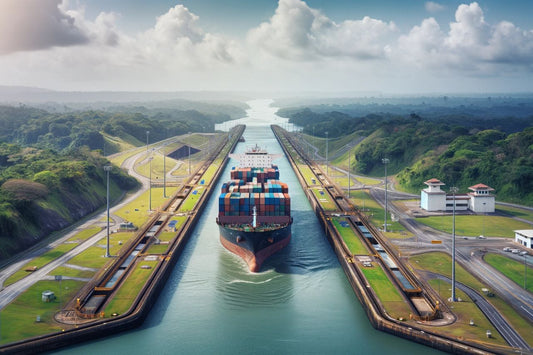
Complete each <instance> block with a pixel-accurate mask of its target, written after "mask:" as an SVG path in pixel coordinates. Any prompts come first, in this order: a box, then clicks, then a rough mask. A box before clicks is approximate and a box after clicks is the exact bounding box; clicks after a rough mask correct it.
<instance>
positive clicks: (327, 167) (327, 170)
mask: <svg viewBox="0 0 533 355" xmlns="http://www.w3.org/2000/svg"><path fill="white" fill-rule="evenodd" d="M328 150H329V146H328V132H327V131H326V175H329V165H328Z"/></svg>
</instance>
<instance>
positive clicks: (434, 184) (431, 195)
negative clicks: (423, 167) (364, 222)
mask: <svg viewBox="0 0 533 355" xmlns="http://www.w3.org/2000/svg"><path fill="white" fill-rule="evenodd" d="M424 184H426V185H427V186H428V187H426V188H425V189H423V190H422V192H421V193H420V207H421V208H423V209H425V210H426V211H444V209H445V206H446V192H444V191H442V190H441V189H440V187H441V186H443V185H445V183H443V182H442V181H440V180H439V179H430V180H428V181H426V182H424Z"/></svg>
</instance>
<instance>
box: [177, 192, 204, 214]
mask: <svg viewBox="0 0 533 355" xmlns="http://www.w3.org/2000/svg"><path fill="white" fill-rule="evenodd" d="M196 191H197V194H196V195H194V194H193V191H191V193H190V194H189V195H188V196H187V198H186V199H185V201H183V203H182V204H181V206H180V208H179V212H189V211H192V210H193V209H194V206H196V203H197V202H198V200H199V199H200V196H202V194H203V193H204V189H203V188H202V187H198V188H196Z"/></svg>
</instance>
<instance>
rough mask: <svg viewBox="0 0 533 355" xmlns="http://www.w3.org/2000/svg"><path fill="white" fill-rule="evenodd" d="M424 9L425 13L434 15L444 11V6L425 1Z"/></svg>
mask: <svg viewBox="0 0 533 355" xmlns="http://www.w3.org/2000/svg"><path fill="white" fill-rule="evenodd" d="M424 6H425V8H426V11H427V12H430V13H435V12H439V11H442V10H444V5H441V4H439V3H436V2H434V1H426V3H425V5H424Z"/></svg>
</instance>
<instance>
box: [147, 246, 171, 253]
mask: <svg viewBox="0 0 533 355" xmlns="http://www.w3.org/2000/svg"><path fill="white" fill-rule="evenodd" d="M167 249H168V244H151V245H150V246H149V247H148V250H147V252H146V253H147V254H164V253H165V252H166V251H167Z"/></svg>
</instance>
